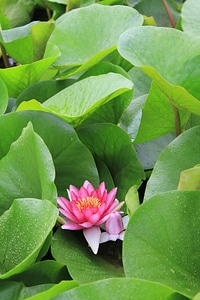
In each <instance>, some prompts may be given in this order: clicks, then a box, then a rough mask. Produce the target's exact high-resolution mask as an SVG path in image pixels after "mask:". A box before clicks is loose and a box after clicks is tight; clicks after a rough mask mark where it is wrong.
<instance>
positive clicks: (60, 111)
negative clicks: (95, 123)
mask: <svg viewBox="0 0 200 300" xmlns="http://www.w3.org/2000/svg"><path fill="white" fill-rule="evenodd" d="M132 88H133V83H132V82H131V81H130V80H129V79H127V78H125V77H124V76H122V75H120V74H115V73H108V74H102V75H98V76H91V77H88V78H85V79H83V80H81V81H78V82H76V83H74V84H72V85H70V86H69V87H67V88H65V89H63V90H62V91H60V92H59V93H57V94H55V95H54V96H52V97H51V98H49V99H48V100H47V101H45V102H43V104H42V105H41V104H40V103H39V102H37V101H36V100H31V101H27V102H22V103H21V104H20V105H19V107H18V109H17V110H18V111H20V110H43V111H47V112H51V113H54V114H56V115H58V116H59V117H61V118H63V119H65V120H66V121H67V122H68V123H70V124H71V125H73V126H74V127H77V126H79V125H80V124H81V123H82V122H83V121H84V120H85V119H87V118H88V117H89V116H90V115H91V114H92V113H93V112H94V111H95V110H97V109H98V108H99V107H100V106H102V105H103V104H105V103H107V102H108V101H110V100H111V99H113V98H115V97H117V96H119V95H121V94H123V93H125V92H127V91H131V90H132Z"/></svg>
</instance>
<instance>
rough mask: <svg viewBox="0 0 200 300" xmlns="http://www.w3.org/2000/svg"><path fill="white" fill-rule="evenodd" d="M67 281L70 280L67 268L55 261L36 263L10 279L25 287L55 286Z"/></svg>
mask: <svg viewBox="0 0 200 300" xmlns="http://www.w3.org/2000/svg"><path fill="white" fill-rule="evenodd" d="M65 279H70V276H69V274H68V272H67V268H66V266H65V265H64V264H62V263H59V262H57V261H54V260H44V261H40V262H36V263H35V264H33V265H31V266H30V267H29V268H28V269H26V270H25V271H23V272H20V273H19V274H15V275H13V276H11V277H10V278H9V280H12V281H18V282H23V283H24V285H25V286H35V285H40V284H47V283H54V284H55V283H59V282H60V281H62V280H65ZM4 282H5V281H4Z"/></svg>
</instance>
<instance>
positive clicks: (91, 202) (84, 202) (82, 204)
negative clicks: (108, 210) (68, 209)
mask: <svg viewBox="0 0 200 300" xmlns="http://www.w3.org/2000/svg"><path fill="white" fill-rule="evenodd" d="M76 206H77V207H78V209H79V210H83V209H87V208H94V207H98V208H99V207H100V206H101V201H100V200H99V199H98V198H95V197H86V198H82V199H80V200H78V201H77V202H76Z"/></svg>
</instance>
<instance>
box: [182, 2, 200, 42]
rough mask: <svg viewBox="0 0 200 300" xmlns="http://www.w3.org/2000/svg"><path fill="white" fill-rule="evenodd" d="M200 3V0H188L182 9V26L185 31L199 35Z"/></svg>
mask: <svg viewBox="0 0 200 300" xmlns="http://www.w3.org/2000/svg"><path fill="white" fill-rule="evenodd" d="M199 13H200V5H199V2H198V1H195V0H187V1H186V2H185V3H184V4H183V7H182V10H181V26H182V28H183V31H184V32H187V33H189V34H191V35H194V36H196V37H199V36H200V34H199V31H200V24H199Z"/></svg>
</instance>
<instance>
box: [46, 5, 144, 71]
mask: <svg viewBox="0 0 200 300" xmlns="http://www.w3.org/2000/svg"><path fill="white" fill-rule="evenodd" d="M142 22H143V18H142V16H141V15H140V14H139V13H138V12H137V11H136V10H134V9H133V8H130V7H125V6H120V5H119V6H103V5H99V4H93V5H90V6H87V7H82V8H78V9H75V10H72V11H70V12H68V13H67V14H63V15H62V16H61V17H60V18H59V19H57V21H56V28H55V30H54V32H53V33H52V35H51V37H50V39H49V41H48V43H47V48H46V53H45V57H50V56H52V47H53V46H54V45H55V46H56V47H58V48H59V50H60V51H61V56H60V58H58V59H57V60H56V62H55V63H54V66H55V67H58V68H63V67H65V68H66V67H68V68H72V67H76V68H75V69H73V70H72V71H69V74H68V75H67V76H69V75H71V74H73V73H76V72H80V71H81V70H84V69H86V68H88V67H91V66H92V65H94V64H96V63H98V62H99V61H100V60H102V59H103V58H104V57H105V56H106V55H108V54H109V53H111V52H112V51H114V50H115V49H116V45H117V41H118V39H119V36H120V34H121V33H122V32H124V31H125V30H127V29H128V28H131V27H134V26H141V25H142ZM88 29H89V30H88ZM70 73H71V74H70Z"/></svg>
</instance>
